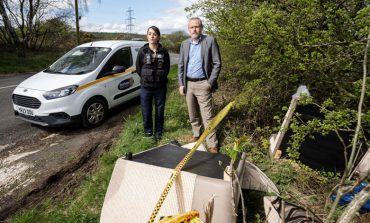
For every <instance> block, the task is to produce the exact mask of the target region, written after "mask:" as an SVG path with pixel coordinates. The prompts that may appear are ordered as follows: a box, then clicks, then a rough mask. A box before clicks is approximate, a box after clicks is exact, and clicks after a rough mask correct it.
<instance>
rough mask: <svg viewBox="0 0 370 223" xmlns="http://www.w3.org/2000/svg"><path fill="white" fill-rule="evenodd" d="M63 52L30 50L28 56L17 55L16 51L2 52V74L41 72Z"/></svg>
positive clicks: (0, 62) (0, 69)
mask: <svg viewBox="0 0 370 223" xmlns="http://www.w3.org/2000/svg"><path fill="white" fill-rule="evenodd" d="M62 54H63V53H62V52H54V51H48V52H28V53H27V57H25V58H20V57H17V54H16V53H10V52H1V53H0V74H12V73H26V72H39V71H41V70H43V69H45V68H47V67H48V66H50V65H51V64H52V63H53V62H54V61H55V60H56V59H57V58H59V57H60V56H61V55H62Z"/></svg>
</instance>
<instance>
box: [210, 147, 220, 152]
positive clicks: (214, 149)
mask: <svg viewBox="0 0 370 223" xmlns="http://www.w3.org/2000/svg"><path fill="white" fill-rule="evenodd" d="M208 152H210V153H218V149H217V147H209V148H208Z"/></svg>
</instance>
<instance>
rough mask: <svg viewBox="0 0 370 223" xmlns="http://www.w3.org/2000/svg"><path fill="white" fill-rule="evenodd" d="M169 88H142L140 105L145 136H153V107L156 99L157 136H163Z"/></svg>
mask: <svg viewBox="0 0 370 223" xmlns="http://www.w3.org/2000/svg"><path fill="white" fill-rule="evenodd" d="M166 93H167V87H166V86H164V87H158V88H150V87H143V86H142V87H141V91H140V103H141V113H142V115H143V125H144V133H145V134H153V119H152V110H153V108H152V105H153V99H154V106H155V129H154V131H155V134H156V136H161V135H162V133H163V123H164V106H165V102H166Z"/></svg>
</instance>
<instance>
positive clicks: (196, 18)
mask: <svg viewBox="0 0 370 223" xmlns="http://www.w3.org/2000/svg"><path fill="white" fill-rule="evenodd" d="M193 20H198V21H199V25H200V27H202V28H203V22H202V20H201V19H200V18H199V17H191V18H190V19H189V21H188V24H189V23H190V22H191V21H193Z"/></svg>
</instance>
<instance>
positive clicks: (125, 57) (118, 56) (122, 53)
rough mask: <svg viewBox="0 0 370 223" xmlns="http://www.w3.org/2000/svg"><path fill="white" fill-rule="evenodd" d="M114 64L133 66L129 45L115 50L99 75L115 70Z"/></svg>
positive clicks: (126, 66)
mask: <svg viewBox="0 0 370 223" xmlns="http://www.w3.org/2000/svg"><path fill="white" fill-rule="evenodd" d="M114 66H123V67H125V68H126V69H127V68H129V67H131V66H132V56H131V50H130V48H129V47H125V48H122V49H120V50H118V51H117V52H115V53H114V54H113V55H112V57H111V58H110V59H109V60H108V62H107V63H106V64H105V66H104V67H103V69H102V70H101V71H100V73H99V77H102V76H103V75H104V74H106V73H108V72H110V71H112V70H113V67H114Z"/></svg>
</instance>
